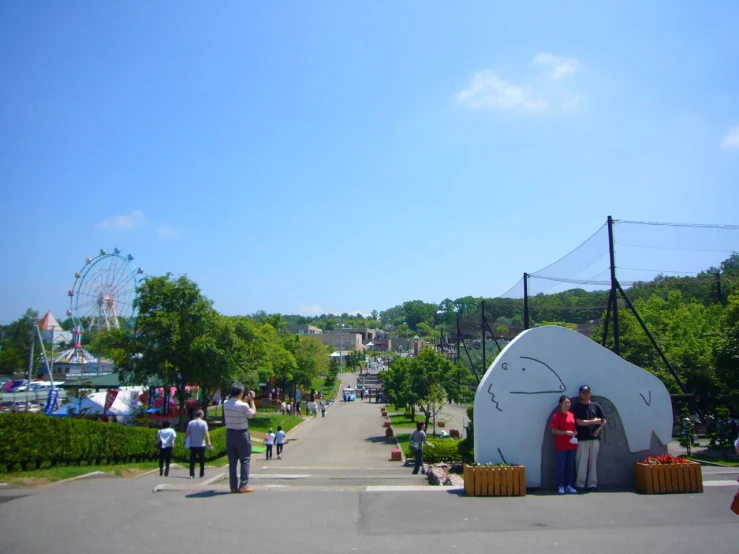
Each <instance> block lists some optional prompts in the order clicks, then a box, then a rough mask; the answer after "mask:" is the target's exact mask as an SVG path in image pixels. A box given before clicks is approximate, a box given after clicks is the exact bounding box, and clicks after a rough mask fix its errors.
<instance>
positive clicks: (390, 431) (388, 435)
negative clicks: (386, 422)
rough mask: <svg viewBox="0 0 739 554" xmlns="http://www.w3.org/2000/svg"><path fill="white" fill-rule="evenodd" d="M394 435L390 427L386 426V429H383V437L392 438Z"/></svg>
mask: <svg viewBox="0 0 739 554" xmlns="http://www.w3.org/2000/svg"><path fill="white" fill-rule="evenodd" d="M394 436H395V433H394V432H393V428H392V427H388V428H387V429H385V438H387V439H392V438H393V437H394Z"/></svg>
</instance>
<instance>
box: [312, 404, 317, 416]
mask: <svg viewBox="0 0 739 554" xmlns="http://www.w3.org/2000/svg"><path fill="white" fill-rule="evenodd" d="M317 416H318V403H317V402H315V401H314V402H313V417H317Z"/></svg>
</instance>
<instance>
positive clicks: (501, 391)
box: [474, 325, 672, 487]
mask: <svg viewBox="0 0 739 554" xmlns="http://www.w3.org/2000/svg"><path fill="white" fill-rule="evenodd" d="M584 384H587V385H589V386H590V387H591V389H592V391H593V394H594V395H597V396H603V397H606V398H608V399H609V400H610V401H611V402H612V403H613V404H614V406H615V407H616V409H617V410H618V413H619V415H620V417H621V421H622V424H623V428H624V432H625V435H626V440H627V442H628V447H629V450H630V451H631V452H639V451H642V450H648V449H649V448H650V444H651V439H652V433H653V432H654V434H655V435H656V436H657V438H658V439H659V441H660V442H661V443H662V444H663V445H666V444H668V443H669V441H670V439H671V434H672V404H671V402H670V395H669V393H668V392H667V389H666V388H665V386H664V385H663V384H662V382H661V381H660V380H659V379H658V378H657V377H655V376H654V375H652V374H651V373H649V372H648V371H645V370H644V369H641V368H639V367H637V366H635V365H633V364H631V363H629V362H627V361H626V360H624V359H623V358H621V357H620V356H617V355H616V354H614V353H613V352H611V351H610V350H607V349H605V348H603V347H602V346H600V345H599V344H598V343H596V342H594V341H593V340H591V339H589V338H587V337H585V336H583V335H581V334H579V333H576V332H574V331H571V330H569V329H566V328H564V327H559V326H554V325H551V326H543V327H536V328H534V329H529V330H527V331H524V332H523V333H521V334H520V335H518V336H517V337H516V338H515V339H514V340H513V341H511V343H510V344H508V346H506V347H505V348H504V349H503V351H502V352H501V353H500V354H499V355H498V357H497V358H496V359H495V362H494V363H493V364H492V365H491V366H490V368H489V369H488V370H487V372H486V373H485V376H484V377H483V379H482V381H481V382H480V385H479V386H478V387H477V393H476V394H475V408H474V409H475V411H474V418H475V461H477V462H478V463H499V462H507V463H513V464H522V465H524V466H526V486H527V487H539V486H541V456H542V452H541V450H542V442H541V441H542V431H543V430H544V429H545V427H546V426H547V425H548V421H547V420H548V418H549V416H550V414H551V413H552V410H553V409H554V408H555V407H556V406H557V401H558V399H559V397H560V396H561V395H563V394H566V395H568V396H570V397H575V396H577V395H578V391H579V388H580V386H581V385H584ZM606 417H608V414H606ZM553 455H554V452H552V456H553Z"/></svg>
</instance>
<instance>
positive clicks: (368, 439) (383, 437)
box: [364, 435, 395, 444]
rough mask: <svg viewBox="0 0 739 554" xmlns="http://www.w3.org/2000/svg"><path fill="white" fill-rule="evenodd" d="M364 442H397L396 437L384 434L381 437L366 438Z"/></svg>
mask: <svg viewBox="0 0 739 554" xmlns="http://www.w3.org/2000/svg"><path fill="white" fill-rule="evenodd" d="M364 442H384V443H387V444H391V443H394V442H395V439H389V438H387V437H385V436H384V435H383V436H380V437H367V438H366V439H364Z"/></svg>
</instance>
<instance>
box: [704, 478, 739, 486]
mask: <svg viewBox="0 0 739 554" xmlns="http://www.w3.org/2000/svg"><path fill="white" fill-rule="evenodd" d="M703 486H704V487H739V483H737V482H736V479H735V480H733V481H729V480H724V481H703Z"/></svg>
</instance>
